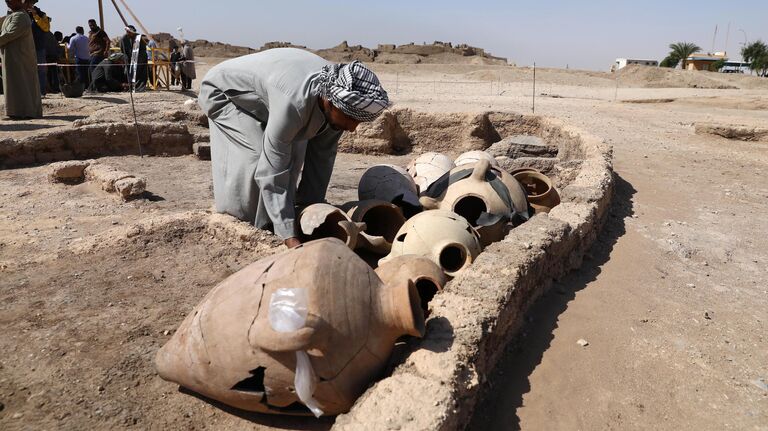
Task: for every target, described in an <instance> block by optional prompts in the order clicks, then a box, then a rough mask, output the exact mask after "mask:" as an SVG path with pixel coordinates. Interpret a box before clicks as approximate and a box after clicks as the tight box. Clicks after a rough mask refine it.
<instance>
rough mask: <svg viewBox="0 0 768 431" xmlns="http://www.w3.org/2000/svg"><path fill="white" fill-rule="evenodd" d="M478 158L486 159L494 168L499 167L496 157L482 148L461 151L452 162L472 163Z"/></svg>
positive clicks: (459, 163)
mask: <svg viewBox="0 0 768 431" xmlns="http://www.w3.org/2000/svg"><path fill="white" fill-rule="evenodd" d="M480 160H488V161H489V162H490V163H491V166H493V167H494V168H498V167H499V162H498V161H497V160H496V158H495V157H493V156H492V155H490V154H488V152H486V151H483V150H472V151H467V152H466V153H462V154H461V155H459V157H457V158H456V160H455V161H454V163H455V164H456V166H461V165H474V164H475V163H477V162H479V161H480Z"/></svg>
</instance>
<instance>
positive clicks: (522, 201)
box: [492, 168, 534, 226]
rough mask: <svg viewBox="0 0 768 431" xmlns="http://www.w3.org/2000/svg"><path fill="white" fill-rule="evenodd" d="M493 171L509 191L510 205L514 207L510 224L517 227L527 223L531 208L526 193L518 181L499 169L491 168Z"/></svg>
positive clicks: (531, 213) (531, 212)
mask: <svg viewBox="0 0 768 431" xmlns="http://www.w3.org/2000/svg"><path fill="white" fill-rule="evenodd" d="M492 169H493V171H494V172H495V173H496V174H497V175H498V176H499V178H501V182H503V183H504V184H506V186H507V189H508V190H509V195H510V197H511V198H512V203H513V204H514V205H515V216H514V217H513V218H512V224H513V225H514V226H518V225H520V224H521V223H524V222H526V221H528V219H530V218H531V217H533V214H534V212H533V208H531V206H530V203H529V202H528V193H527V192H526V190H525V188H523V185H522V184H520V181H518V180H517V179H515V177H514V176H513V175H512V174H510V173H508V172H507V171H505V170H504V169H501V168H492Z"/></svg>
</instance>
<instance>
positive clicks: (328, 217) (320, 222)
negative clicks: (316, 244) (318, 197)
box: [299, 204, 365, 249]
mask: <svg viewBox="0 0 768 431" xmlns="http://www.w3.org/2000/svg"><path fill="white" fill-rule="evenodd" d="M299 227H300V229H301V233H300V236H301V239H302V241H303V242H306V241H312V240H315V239H321V238H338V239H340V240H341V241H343V242H344V243H345V244H346V245H347V246H348V247H349V248H351V249H355V248H356V247H357V242H358V237H359V234H360V232H361V231H363V230H364V229H365V225H362V224H359V223H354V222H352V220H351V219H350V218H349V216H347V214H346V213H345V212H344V211H342V210H341V209H339V208H336V207H335V206H333V205H329V204H312V205H310V206H308V207H306V208H304V210H303V211H302V212H301V214H300V215H299Z"/></svg>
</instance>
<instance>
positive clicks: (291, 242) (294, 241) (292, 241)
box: [284, 237, 301, 248]
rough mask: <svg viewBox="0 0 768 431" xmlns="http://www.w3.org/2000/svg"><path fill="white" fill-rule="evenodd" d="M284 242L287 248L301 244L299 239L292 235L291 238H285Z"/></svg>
mask: <svg viewBox="0 0 768 431" xmlns="http://www.w3.org/2000/svg"><path fill="white" fill-rule="evenodd" d="M284 244H285V246H286V247H288V248H296V247H298V246H300V245H301V241H299V239H298V238H296V237H293V238H288V239H286V240H285V242H284Z"/></svg>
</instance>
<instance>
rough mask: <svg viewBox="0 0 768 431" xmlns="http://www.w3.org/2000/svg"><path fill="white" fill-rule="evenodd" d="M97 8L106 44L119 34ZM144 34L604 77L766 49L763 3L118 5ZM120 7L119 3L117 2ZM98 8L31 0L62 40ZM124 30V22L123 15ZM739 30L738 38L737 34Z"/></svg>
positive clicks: (143, 0) (189, 0)
mask: <svg viewBox="0 0 768 431" xmlns="http://www.w3.org/2000/svg"><path fill="white" fill-rule="evenodd" d="M103 1H104V13H105V21H106V24H105V27H106V30H107V32H108V33H109V34H110V36H115V35H118V34H122V33H123V25H122V23H121V22H120V20H119V17H118V16H117V13H116V12H115V11H114V7H113V6H112V3H111V0H103ZM127 2H128V5H129V6H130V7H131V8H132V9H133V11H134V12H135V13H136V14H137V15H138V17H139V19H140V20H141V21H142V22H143V23H144V25H146V26H147V28H148V29H149V31H151V32H153V33H156V32H161V31H164V32H169V33H174V34H176V33H177V32H176V28H178V27H183V28H184V34H185V36H186V37H187V38H188V39H207V40H210V41H220V42H227V43H232V44H236V45H244V46H250V47H254V48H258V47H260V46H261V45H263V44H264V43H265V42H269V41H287V42H293V43H295V44H299V45H306V46H308V47H310V48H327V47H330V46H333V45H336V44H338V43H339V42H341V41H342V40H347V41H348V42H349V43H350V45H356V44H362V45H365V46H368V47H375V46H376V45H377V44H379V43H394V44H404V43H408V42H416V43H422V42H428V43H429V42H432V41H435V40H441V41H451V42H453V43H454V44H456V43H468V44H470V45H474V46H478V47H482V48H485V49H486V50H487V51H489V52H491V53H492V54H494V55H497V56H501V57H507V58H508V59H509V61H510V62H514V63H516V64H518V65H521V66H522V65H530V64H532V63H533V62H534V61H536V64H537V65H541V66H549V67H565V66H566V65H569V66H570V67H571V68H580V69H594V70H606V69H607V68H609V67H610V65H611V63H612V62H613V60H614V59H615V58H616V57H630V58H651V59H657V60H661V59H662V58H663V57H664V56H665V55H666V53H667V52H668V51H669V50H668V48H667V46H668V45H669V44H670V43H672V42H677V41H690V42H695V43H696V44H698V45H699V46H700V47H701V48H703V49H704V51H710V50H711V49H712V37H713V33H714V31H715V26H716V25H717V26H718V33H717V39H716V42H715V50H716V51H722V50H724V49H725V48H726V33H727V29H728V24H729V22H730V38H729V41H728V47H727V48H728V52H729V54H731V55H730V56H731V58H739V57H740V55H739V54H738V51H739V49H740V48H741V44H742V43H743V42H744V36H745V33H746V36H747V37H748V39H749V40H750V41H752V40H755V39H763V40H764V41H767V42H768V1H766V0H754V1H747V0H743V1H739V0H735V1H725V0H720V1H714V0H699V1H695V2H694V1H686V2H682V1H673V0H666V1H657V0H650V1H649V0H646V1H636V2H631V3H630V2H627V1H621V0H612V1H607V0H592V1H589V0H582V1H576V0H572V1H566V0H557V1H555V0H552V1H530V2H525V3H523V2H516V1H506V2H503V1H463V2H458V1H452V0H443V1H423V0H422V1H420V0H410V1H401V0H390V1H382V2H365V1H357V2H351V1H334V0H326V1H305V0H293V1H291V0H283V1H277V0H275V1H270V2H267V1H261V0H217V1H203V0H127ZM117 3H118V5H120V2H119V1H118V2H117ZM97 4H98V2H97V0H69V1H63V0H40V2H39V3H38V6H39V7H40V8H41V9H43V10H44V11H46V12H47V13H48V14H49V15H50V16H51V17H52V18H53V19H54V22H53V27H52V28H53V29H54V30H62V32H64V33H65V34H68V33H72V32H74V28H75V26H76V25H83V26H84V27H87V25H86V21H87V19H88V18H91V17H93V18H97V17H98V6H97ZM124 14H125V15H126V18H127V19H128V20H129V22H131V23H132V22H133V20H132V19H130V17H129V16H128V14H127V12H126V11H124ZM740 30H743V32H742V31H740Z"/></svg>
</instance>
